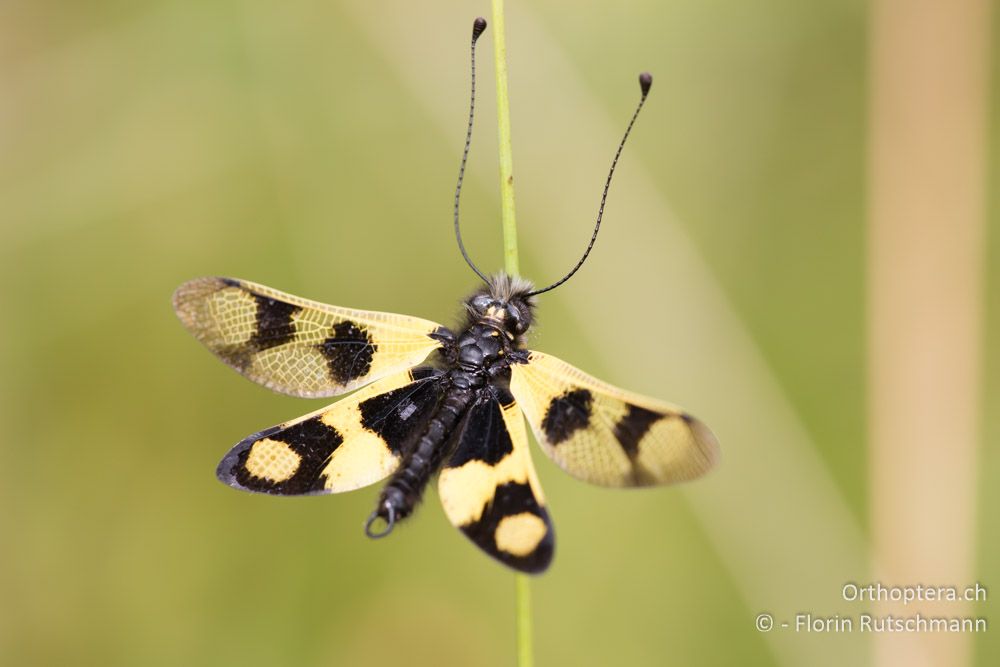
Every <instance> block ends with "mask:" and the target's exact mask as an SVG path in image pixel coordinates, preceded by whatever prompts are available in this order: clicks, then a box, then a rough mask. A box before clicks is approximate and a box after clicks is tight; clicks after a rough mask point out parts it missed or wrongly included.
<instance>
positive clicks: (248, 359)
mask: <svg viewBox="0 0 1000 667" xmlns="http://www.w3.org/2000/svg"><path fill="white" fill-rule="evenodd" d="M484 28H485V21H483V20H482V19H477V21H476V24H475V27H474V30H473V39H472V58H473V60H472V62H473V67H472V81H473V84H472V105H471V107H470V122H469V134H468V135H467V138H466V149H465V154H464V155H463V159H462V166H461V168H460V172H459V185H458V189H457V190H456V198H455V228H456V231H457V230H458V194H459V192H460V189H461V181H462V174H463V173H464V168H465V159H466V156H467V155H468V147H469V137H470V136H471V129H472V113H471V111H472V109H474V104H475V42H476V39H477V38H478V36H479V35H480V34H481V33H482V30H483V29H484ZM651 82H652V79H651V78H650V77H649V75H647V74H644V75H642V76H641V77H640V83H641V87H642V99H641V101H640V103H639V106H638V108H637V109H636V111H635V114H634V115H633V116H632V121H631V122H630V123H629V126H628V130H626V133H625V138H627V137H628V134H629V131H630V130H631V128H632V124H633V123H634V121H635V119H636V117H637V116H638V113H639V110H640V109H641V108H642V104H643V102H644V101H645V99H646V94H647V93H648V91H649V87H650V84H651ZM625 138H623V139H622V143H621V144H620V145H619V147H618V153H616V155H615V160H614V162H613V163H612V167H611V173H610V174H609V175H608V180H607V182H606V183H605V188H604V197H606V196H607V192H608V188H609V186H610V182H611V175H612V174H613V173H614V165H615V163H617V160H618V155H620V153H621V149H622V146H624V143H625ZM604 197H602V200H601V213H599V214H598V218H597V224H596V225H595V229H594V235H593V236H592V238H591V243H590V246H589V247H588V248H587V252H586V253H584V255H583V258H581V259H580V261H579V262H578V263H577V265H576V266H575V267H574V268H573V270H572V271H570V272H569V273H568V274H567V275H566V276H565V277H564V278H562V279H561V280H559V281H557V282H556V283H553V284H552V285H550V286H549V287H546V288H544V289H538V290H536V289H533V287H532V285H531V284H530V283H528V282H527V281H525V280H522V279H519V278H514V277H510V276H507V275H505V274H503V273H501V274H498V275H496V276H493V277H492V278H487V277H486V276H485V275H484V274H483V273H482V272H480V271H479V269H478V268H476V266H475V265H474V264H473V263H472V261H471V260H470V259H469V258H468V255H467V254H466V252H465V248H464V246H463V245H462V240H461V235H460V234H459V235H458V242H459V247H460V248H461V251H462V255H463V256H464V257H465V259H466V261H468V263H469V265H470V266H471V267H472V269H473V270H474V271H475V272H476V273H477V275H479V276H480V277H481V278H482V279H483V280H484V281H485V283H486V284H485V286H484V287H481V288H480V289H478V290H476V291H475V292H474V293H473V294H472V295H471V296H470V297H469V298H468V299H467V300H466V301H465V307H466V310H467V316H466V320H465V322H464V323H463V324H462V326H461V328H460V329H459V330H458V331H456V332H452V331H451V330H449V329H447V328H445V327H443V326H441V325H439V324H436V323H434V322H430V321H427V320H423V319H419V318H416V317H409V316H405V315H394V314H390V313H379V312H372V311H365V310H352V309H348V308H339V307H336V306H329V305H326V304H322V303H317V302H314V301H308V300H306V299H301V298H298V297H295V296H291V295H288V294H283V293H281V292H279V291H277V290H273V289H270V288H268V287H264V286H262V285H258V284H255V283H251V282H247V281H243V280H233V279H229V278H202V279H198V280H193V281H191V282H188V283H185V284H184V285H182V286H181V287H180V288H179V289H178V290H177V291H176V293H175V294H174V308H175V310H176V311H177V314H178V316H179V317H180V319H181V321H182V322H183V323H184V325H185V326H186V327H187V328H188V329H189V330H190V331H191V332H192V333H193V334H194V335H195V337H196V338H198V340H200V341H201V342H202V343H204V344H205V345H206V346H207V347H208V348H209V349H210V350H211V351H212V352H214V353H215V354H216V355H217V356H218V357H219V358H221V359H222V360H223V361H225V362H226V363H227V364H229V365H230V366H232V367H233V368H235V369H236V370H238V371H239V372H241V373H242V374H244V375H245V376H247V377H248V378H250V379H251V380H253V381H255V382H258V383H260V384H262V385H264V386H266V387H269V388H270V389H273V390H275V391H278V392H281V393H285V394H291V395H293V396H303V397H320V396H336V395H339V394H343V393H346V392H349V391H352V390H355V389H357V390H358V391H356V392H355V393H354V394H352V395H351V396H349V397H347V398H344V399H342V400H340V401H338V402H336V403H334V404H333V405H331V406H328V407H325V408H323V409H321V410H318V411H316V412H313V413H311V414H308V415H305V416H304V417H300V418H298V419H294V420H292V421H288V422H285V423H283V424H279V425H278V426H274V427H271V428H268V429H265V430H263V431H261V432H259V433H255V434H254V435H251V436H249V437H247V438H245V439H244V440H242V441H241V442H239V443H238V444H237V445H236V446H235V447H233V448H232V450H230V452H229V453H228V454H226V456H225V458H223V460H222V462H221V463H220V464H219V467H218V470H217V474H218V477H219V479H221V480H222V481H223V482H225V483H227V484H229V485H230V486H233V487H235V488H238V489H243V490H246V491H255V492H260V493H270V494H278V495H307V494H325V493H340V492H342V491H350V490H352V489H357V488H360V487H363V486H367V485H369V484H373V483H375V482H378V481H380V480H382V479H385V478H386V477H388V478H389V481H388V483H387V484H386V485H385V487H384V488H383V490H382V493H381V495H380V496H379V499H378V504H377V506H376V509H375V511H374V512H373V513H372V515H371V517H369V519H368V523H367V524H366V526H365V531H366V533H367V534H368V535H369V536H370V537H382V536H384V535H387V534H388V533H389V532H390V531H391V530H392V528H393V527H394V526H395V524H396V523H397V522H399V521H400V520H402V519H404V518H406V517H407V516H409V515H410V514H411V513H412V512H413V510H414V508H415V506H416V504H417V503H418V501H419V500H420V498H421V496H422V494H423V492H424V489H425V488H426V486H427V484H428V483H429V482H430V480H431V478H432V477H433V476H434V475H435V474H437V475H438V491H439V495H440V498H441V503H442V505H443V506H444V510H445V513H446V514H447V516H448V518H449V520H451V522H452V523H453V524H454V525H455V526H457V527H458V528H459V529H460V530H461V531H462V532H463V533H464V534H465V535H466V536H467V537H469V539H471V540H472V541H473V542H474V543H475V544H476V545H477V546H479V547H480V548H481V549H482V550H483V551H485V552H486V553H488V554H489V555H491V556H493V557H494V558H496V559H498V560H500V561H501V562H503V563H504V564H506V565H508V566H510V567H512V568H514V569H517V570H521V571H524V572H535V573H537V572H541V571H543V570H544V569H545V568H546V567H548V565H549V563H550V562H551V560H552V554H553V548H554V536H553V530H552V522H551V521H550V519H549V514H548V511H547V510H546V504H545V499H544V497H543V495H542V491H541V487H540V486H539V483H538V479H537V477H536V475H535V471H534V467H533V466H532V463H531V458H530V455H529V452H528V439H527V433H526V430H525V427H524V417H527V420H528V423H529V424H530V425H531V428H532V430H533V432H534V434H535V437H536V439H537V440H538V442H539V444H540V445H541V447H542V450H543V451H544V452H545V453H546V454H547V455H548V456H549V457H550V458H552V459H553V460H554V461H555V462H556V463H557V464H558V465H559V466H560V467H562V468H563V469H564V470H566V471H567V472H568V473H570V474H571V475H573V476H575V477H577V478H579V479H582V480H584V481H587V482H591V483H593V484H599V485H602V486H609V487H634V486H650V485H657V484H669V483H673V482H680V481H685V480H690V479H693V478H695V477H698V476H700V475H702V474H703V473H705V472H706V471H707V470H709V469H710V468H711V467H712V466H713V464H714V463H715V462H716V460H717V458H718V444H717V442H716V440H715V438H714V436H713V435H712V433H711V431H709V430H708V428H707V427H705V426H704V425H703V424H702V423H701V422H699V421H698V420H696V419H694V418H693V417H691V416H690V415H688V414H687V413H686V412H684V411H683V410H681V409H680V408H678V407H676V406H674V405H670V404H668V403H663V402H660V401H656V400H653V399H650V398H645V397H642V396H639V395H636V394H632V393H629V392H626V391H623V390H621V389H618V388H616V387H613V386H611V385H609V384H606V383H604V382H601V381H600V380H597V379H595V378H593V377H591V376H589V375H587V374H586V373H583V372H582V371H580V370H578V369H576V368H574V367H572V366H570V365H569V364H567V363H565V362H563V361H560V360H559V359H556V358H555V357H552V356H549V355H547V354H543V353H541V352H535V351H532V350H528V349H526V346H525V334H526V332H527V331H528V329H529V327H530V326H531V324H532V321H533V310H534V307H535V297H536V296H537V295H538V294H541V293H542V292H546V291H548V290H550V289H553V288H554V287H556V286H558V285H560V284H562V283H563V282H565V281H566V280H568V279H569V277H570V276H572V275H573V274H574V273H575V272H576V271H577V269H579V268H580V266H581V265H582V264H583V261H584V260H585V259H586V257H587V254H589V252H590V248H591V247H593V242H594V238H596V235H597V230H598V228H599V227H600V220H601V217H602V213H603V208H604ZM432 354H433V355H434V356H433V363H431V364H429V365H421V364H422V363H423V362H424V361H425V359H427V358H428V357H429V356H431V355H432Z"/></svg>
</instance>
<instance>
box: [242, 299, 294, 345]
mask: <svg viewBox="0 0 1000 667" xmlns="http://www.w3.org/2000/svg"><path fill="white" fill-rule="evenodd" d="M252 296H253V298H254V300H255V301H256V302H257V329H256V330H255V331H254V332H253V336H251V337H250V345H252V346H253V348H254V349H255V350H267V349H270V348H272V347H277V346H278V345H284V344H285V343H289V342H291V341H292V339H293V338H295V323H294V322H292V316H293V315H295V313H297V312H298V311H299V307H298V306H296V305H293V304H290V303H285V302H284V301H278V300H277V299H272V298H270V297H266V296H261V295H260V294H253V295H252Z"/></svg>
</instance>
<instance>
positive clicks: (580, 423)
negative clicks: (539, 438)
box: [542, 389, 594, 445]
mask: <svg viewBox="0 0 1000 667" xmlns="http://www.w3.org/2000/svg"><path fill="white" fill-rule="evenodd" d="M593 402H594V397H593V395H592V394H591V393H590V392H589V391H588V390H586V389H576V390H574V391H568V392H566V393H564V394H563V395H562V396H559V397H557V398H554V399H552V402H551V403H549V408H548V410H546V411H545V418H544V419H542V430H543V431H545V437H546V439H547V440H548V441H549V442H550V443H551V444H553V445H558V444H559V443H560V442H564V441H566V440H569V438H570V437H572V436H573V434H574V433H576V432H577V431H579V430H581V429H585V428H587V425H588V424H589V423H590V413H591V408H592V404H593Z"/></svg>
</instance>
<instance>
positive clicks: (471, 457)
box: [438, 387, 555, 573]
mask: <svg viewBox="0 0 1000 667" xmlns="http://www.w3.org/2000/svg"><path fill="white" fill-rule="evenodd" d="M452 443H453V446H454V449H453V453H452V454H451V457H450V458H449V459H448V460H447V461H445V464H444V466H443V467H442V468H441V474H440V476H439V478H438V494H439V495H440V496H441V504H442V505H443V506H444V511H445V514H447V515H448V519H449V520H450V521H451V522H452V524H454V525H455V526H456V527H457V528H458V529H459V530H461V531H462V533H464V534H465V536H466V537H468V538H469V539H470V540H472V541H473V542H474V543H475V544H476V545H477V546H478V547H479V548H480V549H482V550H483V551H485V552H486V553H488V554H489V555H490V556H493V557H494V558H496V559H497V560H499V561H500V562H502V563H504V564H505V565H508V566H509V567H512V568H514V569H516V570H520V571H522V572H531V573H538V572H542V571H543V570H545V569H546V568H547V567H548V566H549V563H550V562H551V561H552V553H553V550H554V548H555V534H554V533H553V531H552V523H551V522H550V521H549V514H548V512H547V511H546V510H545V499H544V497H543V496H542V489H541V487H540V485H539V484H538V478H537V477H536V475H535V468H534V466H533V465H532V463H531V456H530V454H529V452H528V435H527V433H526V431H525V429H524V418H523V417H522V416H521V409H520V408H519V407H517V404H516V403H515V402H514V399H513V397H512V396H511V395H510V394H509V393H508V392H506V391H504V390H501V389H498V388H495V387H489V388H487V389H486V390H484V392H483V393H482V394H480V396H479V397H478V398H477V399H476V400H475V402H474V403H473V404H472V406H471V407H470V408H469V410H468V412H466V414H465V416H464V417H463V418H462V421H461V422H460V423H459V425H458V427H457V429H456V431H455V433H454V435H453V436H452Z"/></svg>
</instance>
